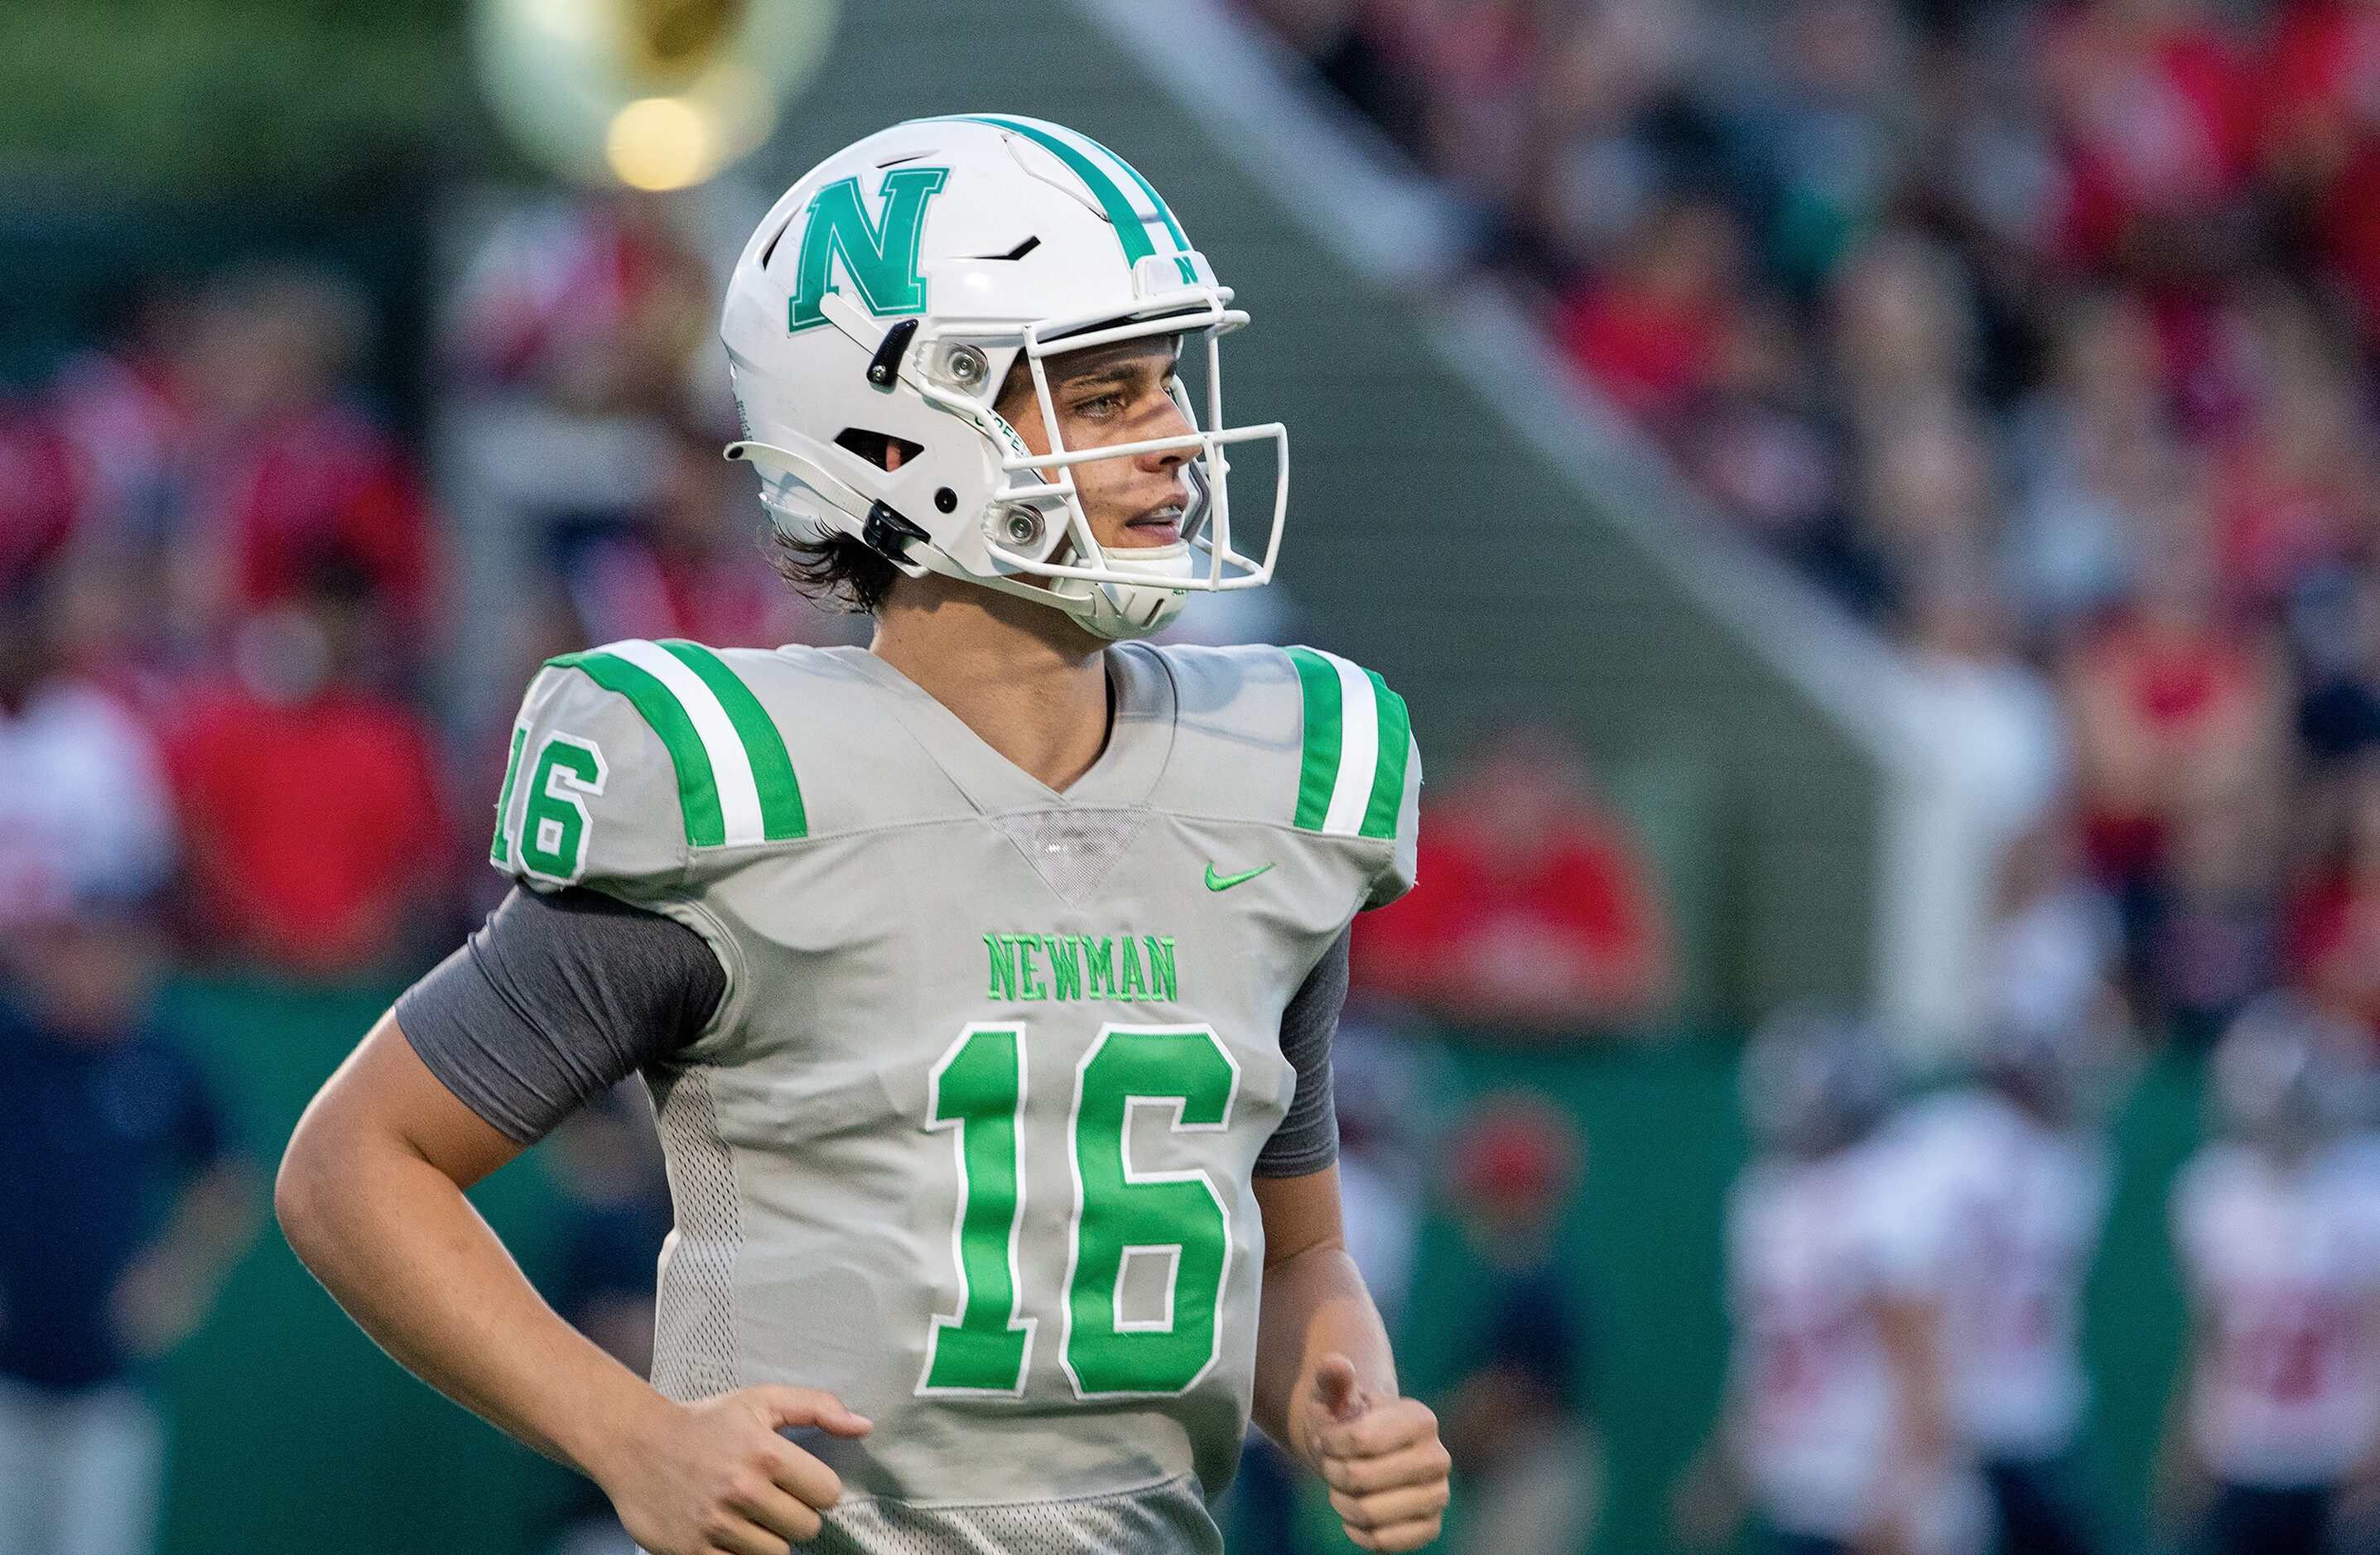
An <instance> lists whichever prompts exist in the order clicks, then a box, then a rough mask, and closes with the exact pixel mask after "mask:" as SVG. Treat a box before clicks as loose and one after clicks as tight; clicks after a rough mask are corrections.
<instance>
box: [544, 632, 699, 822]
mask: <svg viewBox="0 0 2380 1555" xmlns="http://www.w3.org/2000/svg"><path fill="white" fill-rule="evenodd" d="M546 662H547V663H549V664H551V665H553V667H554V668H556V669H565V670H578V671H580V672H582V673H584V674H586V676H587V678H588V679H589V680H592V681H593V682H594V683H595V684H596V685H598V686H601V687H602V688H603V689H604V690H606V691H616V692H618V693H619V694H620V695H621V696H623V697H625V698H627V699H628V700H629V702H630V703H631V704H633V705H634V706H635V708H636V710H637V713H638V714H640V715H641V716H642V717H643V719H644V721H645V722H646V723H648V724H650V726H651V728H652V731H653V733H654V734H656V735H659V736H661V742H662V747H663V748H664V749H666V750H667V751H668V752H669V758H670V764H671V765H672V766H673V767H674V768H676V770H677V797H678V809H679V813H680V815H681V817H682V819H683V820H685V822H686V842H687V843H688V844H690V845H692V846H694V847H716V846H718V845H719V844H722V843H723V842H725V841H726V840H727V822H726V820H725V818H724V817H723V816H722V814H721V812H720V808H719V782H718V779H717V777H716V776H715V775H714V774H713V773H712V771H711V768H710V753H709V752H707V751H705V750H704V749H703V746H702V735H700V734H699V733H698V732H697V731H696V729H695V726H694V720H693V719H691V718H689V717H687V716H686V709H685V708H684V707H682V706H680V705H679V703H678V699H677V696H676V694H675V693H674V692H673V691H671V690H670V688H669V687H668V686H665V685H663V684H662V681H661V679H660V678H659V677H658V676H656V675H654V674H651V673H650V671H647V670H644V669H641V668H639V667H637V665H635V664H632V663H630V662H628V661H627V660H625V659H623V658H621V657H620V656H619V655H618V654H616V653H606V652H603V651H602V650H589V651H587V652H584V653H565V654H564V655H562V657H560V658H558V659H549V660H547V661H546Z"/></svg>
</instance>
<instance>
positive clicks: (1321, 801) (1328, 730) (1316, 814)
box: [1287, 648, 1342, 832]
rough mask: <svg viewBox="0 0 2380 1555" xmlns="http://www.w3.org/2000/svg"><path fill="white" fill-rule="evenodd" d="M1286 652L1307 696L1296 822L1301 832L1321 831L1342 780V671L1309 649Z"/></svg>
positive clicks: (1298, 775) (1295, 649)
mask: <svg viewBox="0 0 2380 1555" xmlns="http://www.w3.org/2000/svg"><path fill="white" fill-rule="evenodd" d="M1287 651H1288V653H1289V659H1290V662H1291V663H1293V664H1295V665H1296V666H1297V681H1298V685H1299V686H1300V687H1301V688H1302V689H1303V690H1304V692H1305V762H1304V764H1303V765H1302V766H1301V767H1300V768H1299V769H1298V774H1297V814H1296V818H1295V819H1296V823H1297V825H1298V826H1299V827H1300V828H1301V829H1302V830H1305V831H1307V832H1319V831H1320V830H1322V818H1323V817H1324V816H1325V815H1328V814H1329V813H1330V791H1331V789H1332V788H1333V787H1335V786H1336V785H1337V784H1338V781H1339V746H1340V735H1341V712H1342V710H1341V705H1340V702H1341V699H1340V693H1339V672H1338V670H1337V669H1336V668H1335V667H1333V666H1332V664H1331V662H1330V660H1328V659H1326V658H1324V657H1323V656H1322V655H1321V654H1319V653H1317V652H1316V651H1314V650H1312V649H1310V648H1292V649H1290V650H1287Z"/></svg>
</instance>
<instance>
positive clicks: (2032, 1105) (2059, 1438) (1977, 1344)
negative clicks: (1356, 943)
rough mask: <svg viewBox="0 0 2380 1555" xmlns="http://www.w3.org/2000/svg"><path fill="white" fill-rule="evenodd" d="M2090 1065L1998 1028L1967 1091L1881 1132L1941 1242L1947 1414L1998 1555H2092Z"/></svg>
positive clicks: (2071, 1045)
mask: <svg viewBox="0 0 2380 1555" xmlns="http://www.w3.org/2000/svg"><path fill="white" fill-rule="evenodd" d="M2092 1064H2093V1058H2092V1052H2091V1048H2090V1044H2089V1042H2088V1041H2087V1040H2086V1039H2085V1038H2084V1037H2083V1035H2082V1034H2080V1033H2073V1032H2052V1031H2044V1030H2028V1029H2024V1028H2022V1027H2016V1026H2004V1027H2000V1028H1998V1029H1997V1030H1995V1031H1994V1032H1993V1033H1991V1034H1990V1035H1989V1036H1988V1037H1987V1038H1986V1039H1985V1044H1984V1052H1983V1064H1982V1075H1981V1080H1982V1083H1981V1084H1980V1085H1975V1086H1970V1087H1961V1088H1959V1089H1954V1090H1947V1091H1942V1092H1939V1093H1937V1094H1936V1095H1934V1096H1931V1097H1928V1098H1926V1099H1924V1100H1921V1101H1918V1102H1916V1103H1914V1104H1913V1106H1911V1107H1910V1109H1909V1110H1908V1111H1907V1112H1904V1113H1903V1114H1902V1116H1901V1117H1900V1119H1899V1120H1898V1122H1897V1123H1896V1125H1895V1127H1896V1132H1897V1133H1898V1134H1899V1135H1900V1137H1901V1140H1902V1143H1903V1145H1904V1147H1905V1148H1906V1149H1907V1151H1908V1153H1909V1156H1910V1159H1911V1160H1912V1162H1913V1169H1914V1171H1915V1172H1916V1173H1917V1175H1918V1178H1919V1179H1920V1180H1922V1181H1923V1182H1925V1183H1926V1184H1931V1190H1932V1192H1933V1194H1934V1195H1935V1197H1934V1199H1933V1205H1932V1209H1931V1211H1930V1213H1931V1215H1932V1217H1933V1220H1934V1223H1935V1224H1936V1225H1937V1226H1939V1227H1940V1228H1941V1229H1942V1231H1943V1233H1944V1234H1945V1236H1946V1237H1947V1239H1948V1246H1947V1251H1946V1257H1947V1260H1948V1261H1947V1266H1946V1267H1947V1272H1948V1274H1949V1278H1948V1279H1947V1281H1946V1282H1945V1287H1944V1288H1945V1292H1946V1300H1945V1304H1944V1307H1943V1324H1944V1339H1945V1342H1944V1345H1943V1354H1944V1357H1945V1360H1946V1361H1947V1363H1948V1365H1949V1392H1950V1405H1951V1411H1952V1414H1953V1415H1954V1416H1955V1417H1956V1421H1957V1424H1958V1426H1959V1427H1960V1429H1961V1433H1962V1434H1963V1436H1964V1437H1965V1439H1966V1441H1967V1444H1968V1446H1969V1448H1970V1449H1971V1450H1972V1451H1973V1452H1974V1454H1975V1455H1976V1456H1977V1457H1978V1458H1979V1459H1980V1460H1981V1462H1982V1464H1983V1469H1984V1475H1985V1482H1986V1484H1987V1485H1988V1486H1989V1488H1990V1490H1991V1496H1992V1500H1993V1504H1994V1508H1995V1510H1996V1512H1997V1513H1998V1523H1999V1530H2000V1538H1999V1545H2000V1549H2002V1550H2003V1551H2004V1552H2005V1555H2084V1552H2085V1551H2088V1550H2090V1549H2093V1548H2095V1543H2096V1540H2095V1537H2094V1530H2093V1527H2092V1519H2091V1516H2090V1514H2089V1512H2088V1510H2087V1508H2086V1506H2085V1504H2084V1502H2083V1496H2082V1492H2081V1490H2080V1489H2079V1488H2078V1487H2077V1486H2076V1484H2075V1482H2074V1481H2075V1478H2076V1475H2075V1471H2074V1469H2073V1467H2072V1465H2071V1462H2070V1459H2071V1456H2072V1450H2073V1447H2074V1440H2075V1437H2076V1434H2077V1432H2078V1431H2079V1430H2080V1428H2081V1427H2082V1423H2083V1412H2084V1409H2085V1408H2086V1406H2087V1405H2088V1403H2089V1400H2090V1379H2089V1378H2088V1377H2087V1376H2086V1375H2085V1373H2084V1371H2083V1356H2082V1348H2081V1342H2082V1326H2083V1312H2082V1307H2083V1277H2084V1276H2085V1275H2086V1274H2088V1273H2089V1271H2090V1266H2091V1257H2092V1254H2093V1252H2094V1251H2095V1249H2096V1248H2097V1246H2098V1244H2099V1232H2100V1227H2101V1225H2102V1223H2103V1222H2104V1221H2105V1220H2106V1218H2107V1196H2108V1192H2109V1177H2110V1169H2109V1166H2108V1163H2107V1149H2106V1147H2105V1146H2104V1145H2103V1144H2102V1143H2101V1141H2100V1140H2099V1139H2098V1137H2097V1136H2095V1134H2094V1133H2093V1132H2092V1130H2091V1128H2090V1127H2089V1125H2088V1118H2089V1098H2090V1091H2091V1086H2092V1081H2093V1075H2092V1073H2091V1070H2092Z"/></svg>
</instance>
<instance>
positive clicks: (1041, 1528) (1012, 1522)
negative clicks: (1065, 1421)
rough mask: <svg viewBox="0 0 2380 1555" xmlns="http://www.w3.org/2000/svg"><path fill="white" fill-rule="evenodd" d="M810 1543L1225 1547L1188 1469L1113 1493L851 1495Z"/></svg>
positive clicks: (995, 1553) (1058, 1554) (1045, 1552)
mask: <svg viewBox="0 0 2380 1555" xmlns="http://www.w3.org/2000/svg"><path fill="white" fill-rule="evenodd" d="M805 1548H806V1549H812V1550H815V1551H817V1555H1024V1552H1026V1551H1030V1552H1031V1555H1220V1552H1221V1550H1222V1548H1223V1541H1222V1538H1221V1537H1220V1535H1219V1534H1218V1533H1217V1532H1216V1531H1215V1523H1214V1519H1212V1518H1210V1517H1208V1515H1207V1508H1206V1504H1205V1502H1204V1501H1202V1500H1200V1499H1199V1496H1198V1492H1197V1489H1196V1482H1195V1481H1193V1480H1192V1479H1191V1478H1190V1477H1189V1476H1186V1475H1185V1476H1183V1477H1181V1478H1178V1479H1169V1480H1167V1481H1166V1482H1165V1483H1163V1484H1161V1485H1151V1486H1147V1487H1146V1488H1142V1489H1137V1490H1125V1491H1121V1492H1119V1493H1117V1494H1115V1495H1111V1496H1086V1497H1083V1498H1081V1499H1080V1500H1062V1501H1029V1502H1020V1503H1018V1504H1016V1505H1013V1506H943V1507H914V1506H909V1505H906V1504H905V1503H903V1502H900V1501H891V1500H849V1501H845V1502H844V1504H843V1505H841V1506H839V1507H837V1508H835V1510H834V1511H832V1512H829V1513H827V1515H826V1527H825V1530H824V1531H823V1532H821V1533H820V1535H819V1537H818V1538H817V1540H816V1541H815V1542H813V1543H812V1544H810V1545H807V1546H806V1547H805Z"/></svg>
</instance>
